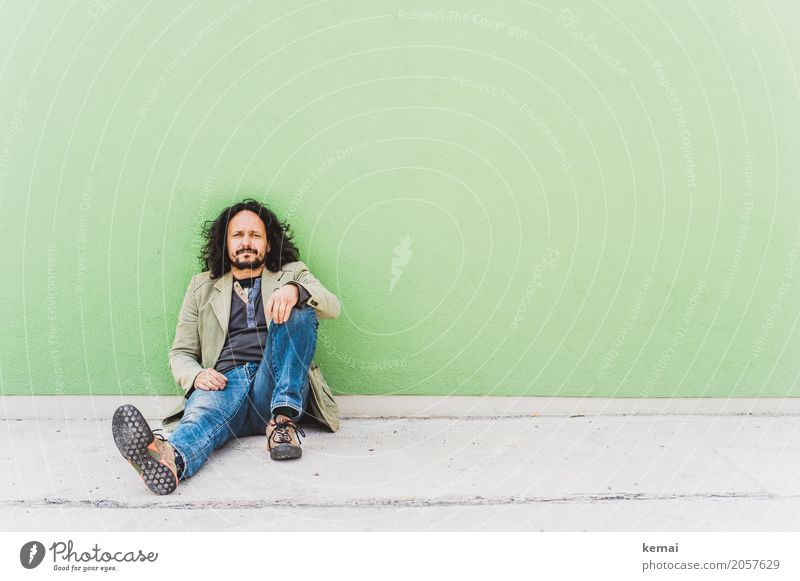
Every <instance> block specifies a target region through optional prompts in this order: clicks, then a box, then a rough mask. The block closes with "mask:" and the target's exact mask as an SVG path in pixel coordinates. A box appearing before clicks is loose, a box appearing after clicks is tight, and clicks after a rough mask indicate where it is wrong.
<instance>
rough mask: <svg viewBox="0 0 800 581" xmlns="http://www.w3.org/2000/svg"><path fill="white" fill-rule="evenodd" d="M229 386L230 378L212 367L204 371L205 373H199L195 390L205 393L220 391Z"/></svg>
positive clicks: (195, 380) (195, 382) (195, 379)
mask: <svg viewBox="0 0 800 581" xmlns="http://www.w3.org/2000/svg"><path fill="white" fill-rule="evenodd" d="M227 384H228V378H227V377H225V376H224V375H222V374H221V373H220V372H219V371H217V370H216V369H213V368H211V367H209V368H208V369H203V371H201V372H200V373H198V374H197V377H195V378H194V386H195V388H196V389H202V390H205V391H219V390H221V389H225V386H226V385H227Z"/></svg>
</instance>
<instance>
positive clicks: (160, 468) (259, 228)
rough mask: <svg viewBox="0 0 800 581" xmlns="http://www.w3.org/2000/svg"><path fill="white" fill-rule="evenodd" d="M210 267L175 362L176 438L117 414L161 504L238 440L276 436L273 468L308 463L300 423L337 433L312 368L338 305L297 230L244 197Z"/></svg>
mask: <svg viewBox="0 0 800 581" xmlns="http://www.w3.org/2000/svg"><path fill="white" fill-rule="evenodd" d="M204 234H205V236H206V239H207V241H206V244H205V247H204V248H203V250H202V253H201V262H202V264H203V265H204V267H205V269H206V271H205V272H202V273H200V274H197V275H195V276H194V277H192V280H191V282H190V283H189V287H188V289H187V291H186V296H185V298H184V300H183V306H182V307H181V312H180V315H179V317H178V325H177V329H176V332H175V341H174V342H173V344H172V349H171V351H170V354H169V364H170V368H171V370H172V375H173V376H174V377H175V380H176V381H177V382H178V384H180V385H181V386H182V387H183V388H184V390H185V391H186V395H185V398H184V399H183V400H182V401H181V405H180V406H178V408H177V409H176V410H175V411H174V412H173V413H172V414H170V416H168V417H167V418H165V421H164V425H165V426H166V427H169V426H171V425H175V423H176V422H178V420H179V423H177V428H176V429H175V431H174V432H173V433H172V434H171V435H170V437H169V440H166V439H165V438H164V437H163V436H161V435H160V434H157V435H154V434H153V432H152V430H151V429H150V427H149V426H148V424H147V422H146V421H145V419H144V417H143V416H142V414H141V412H139V410H137V409H136V408H135V407H134V406H132V405H129V404H126V405H123V406H120V407H119V408H118V409H117V411H116V412H115V413H114V418H113V421H112V432H113V436H114V441H115V443H116V444H117V447H118V448H119V450H120V452H121V453H122V455H123V457H124V458H126V459H127V460H128V461H129V462H130V463H131V464H132V465H133V467H134V468H136V470H137V472H139V474H140V476H141V477H142V479H143V480H144V482H145V484H146V485H147V486H148V488H149V489H150V490H151V491H153V492H155V493H157V494H170V493H171V492H173V491H174V490H175V489H176V487H177V485H178V482H179V481H180V480H183V479H186V478H189V477H191V476H193V475H194V474H195V473H196V472H197V471H198V470H199V469H200V468H201V467H202V465H203V464H204V463H205V462H206V460H207V459H208V457H209V456H210V454H211V452H212V451H213V450H215V449H217V448H219V447H221V446H223V445H224V444H225V443H226V442H228V441H229V440H230V439H232V438H238V437H242V436H249V435H254V434H266V438H267V450H268V451H269V452H270V457H271V458H272V459H273V460H288V459H293V458H300V456H301V455H302V449H301V447H300V445H301V441H300V437H299V435H298V433H299V434H302V435H303V436H305V433H304V432H303V430H302V429H301V428H300V427H299V426H298V425H297V421H298V420H299V419H300V417H301V416H303V415H304V414H307V415H309V416H312V417H315V418H316V419H317V420H319V421H320V422H321V423H322V424H323V425H325V426H327V427H328V428H329V429H330V430H331V431H336V430H337V429H338V426H339V417H338V408H337V407H336V403H335V402H334V400H333V396H332V395H331V393H330V389H329V388H328V386H327V384H326V383H325V381H324V379H323V378H322V374H321V373H320V371H319V367H318V366H317V365H316V364H315V363H314V361H313V355H314V350H315V348H316V341H317V328H318V326H319V322H318V318H320V319H333V318H336V317H337V316H339V311H340V309H341V305H340V303H339V299H338V298H336V296H335V295H333V294H332V293H331V292H329V291H328V290H327V289H326V288H325V287H324V286H323V285H322V283H320V282H319V281H318V280H317V279H316V278H315V277H314V276H313V275H312V274H311V273H310V272H309V271H308V269H307V268H306V265H305V264H303V263H302V262H300V261H299V260H298V258H299V254H298V250H297V248H296V247H295V245H294V244H293V243H292V240H291V234H290V233H289V231H288V226H287V225H284V224H282V223H281V222H280V221H279V220H278V218H277V217H276V216H275V214H273V213H272V212H271V211H270V210H269V209H267V208H266V207H265V206H263V205H262V204H260V203H259V202H257V201H255V200H252V199H246V200H244V201H242V202H241V203H238V204H235V205H233V206H231V207H229V208H226V209H225V210H223V211H222V213H221V214H220V215H219V217H217V219H216V220H215V221H214V222H212V223H210V225H207V226H206V228H205V230H204Z"/></svg>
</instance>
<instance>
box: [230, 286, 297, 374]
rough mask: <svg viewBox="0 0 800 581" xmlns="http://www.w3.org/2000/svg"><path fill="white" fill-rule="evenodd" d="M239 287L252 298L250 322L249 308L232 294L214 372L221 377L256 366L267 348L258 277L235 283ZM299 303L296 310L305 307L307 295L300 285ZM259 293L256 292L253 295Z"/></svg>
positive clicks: (264, 317) (265, 319)
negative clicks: (243, 367) (222, 343)
mask: <svg viewBox="0 0 800 581" xmlns="http://www.w3.org/2000/svg"><path fill="white" fill-rule="evenodd" d="M235 280H239V284H240V285H242V288H243V289H244V292H245V293H247V294H248V295H249V296H251V297H252V299H250V301H251V302H252V303H253V306H252V309H251V311H250V312H251V314H250V317H249V318H250V320H249V321H248V313H247V311H248V308H247V305H246V304H245V303H244V301H243V300H242V299H241V298H240V297H239V295H238V294H237V293H236V290H235V289H234V290H232V291H231V292H232V296H231V318H230V320H229V321H228V336H227V337H225V344H224V345H223V346H222V352H221V353H220V354H219V359H218V360H217V364H216V365H215V366H214V369H216V370H217V371H219V372H220V373H225V372H226V371H230V370H231V369H233V368H234V367H238V366H239V365H244V364H245V363H258V362H260V361H261V358H262V357H263V355H264V349H265V347H266V346H267V329H268V323H267V317H266V315H264V305H263V301H262V297H261V291H260V286H261V277H258V276H255V277H253V278H244V279H236V278H234V281H235ZM256 281H258V287H259V288H258V289H255V290H253V286H254V285H256ZM297 286H298V290H299V291H300V300H299V302H298V303H297V305H296V306H295V308H299V307H302V306H304V305H305V303H306V301H307V300H308V298H309V294H308V292H307V291H306V290H305V289H304V288H303V287H302V286H300V285H297ZM256 290H257V291H258V292H255V291H256Z"/></svg>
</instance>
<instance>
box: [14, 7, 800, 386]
mask: <svg viewBox="0 0 800 581" xmlns="http://www.w3.org/2000/svg"><path fill="white" fill-rule="evenodd" d="M798 21H800V7H798V5H797V4H796V3H795V2H793V1H790V0H783V1H779V2H755V1H754V2H750V1H745V0H737V1H722V0H717V1H705V2H688V1H684V0H678V1H677V2H654V1H652V0H650V1H644V2H626V1H623V0H611V1H603V2H600V3H598V2H581V3H578V2H574V1H568V2H563V3H552V2H546V1H542V2H528V1H525V0H514V1H508V2H499V3H487V2H477V1H473V2H460V3H444V2H421V1H418V2H417V1H415V2H411V1H408V2H399V3H393V2H385V1H380V2H375V1H373V2H341V1H337V2H334V1H318V2H297V3H296V2H257V1H250V2H246V1H241V2H236V3H230V2H196V3H193V4H188V3H186V4H184V3H177V2H169V3H164V2H146V3H145V2H116V1H115V0H96V1H94V2H85V1H76V2H54V1H49V2H48V1H45V2H23V1H11V2H5V3H3V4H2V7H0V95H2V100H1V101H0V221H1V222H0V232H2V244H3V261H2V280H3V283H2V285H0V301H1V304H2V324H1V325H0V385H2V392H3V393H6V394H27V393H36V394H54V393H58V394H61V393H66V394H88V393H92V394H111V393H126V394H153V393H159V394H167V393H177V392H178V391H179V390H178V388H177V387H175V386H174V384H173V383H172V379H171V376H170V374H169V371H168V368H167V351H168V349H169V346H170V343H171V341H172V337H173V333H174V327H175V322H176V319H177V313H178V309H179V306H180V301H181V298H182V296H183V293H184V290H185V288H186V284H187V282H188V279H189V277H190V275H191V274H192V273H193V272H195V271H196V269H197V261H196V259H195V256H196V254H197V250H198V247H199V239H198V237H197V236H198V233H199V226H200V224H201V223H202V222H203V221H204V220H206V219H208V218H210V217H213V216H214V215H215V214H216V212H218V211H219V209H221V208H222V207H224V206H225V205H227V204H229V203H231V202H233V201H236V200H238V199H240V198H241V197H243V196H244V195H246V194H251V195H254V196H256V197H258V198H261V199H263V200H265V201H266V202H267V203H268V204H269V205H271V207H272V208H273V209H274V210H276V212H277V213H278V214H279V215H280V216H281V217H282V218H286V219H288V220H289V221H290V222H291V224H292V225H293V226H294V230H295V232H296V239H297V241H298V243H299V247H300V249H301V253H302V258H303V260H304V261H305V262H306V263H307V264H309V266H310V267H311V269H312V271H313V272H314V273H315V274H316V275H317V276H318V277H319V278H321V279H322V281H323V282H324V283H325V284H326V285H327V286H328V288H329V289H330V290H332V291H333V292H335V293H336V294H337V295H338V296H339V297H340V298H341V300H342V303H343V311H342V315H341V317H340V318H339V319H338V320H336V321H328V322H325V323H324V324H323V325H322V326H321V336H320V341H319V345H318V350H317V357H318V360H319V361H320V364H321V365H322V366H323V369H324V370H325V373H326V376H327V377H328V378H329V380H330V383H331V384H332V386H333V387H334V389H335V390H337V391H339V392H347V393H372V394H378V393H392V394H461V395H466V394H497V395H561V396H582V395H589V396H654V397H664V396H722V397H725V396H758V395H762V396H783V395H798V394H800V380H799V379H798V371H799V370H800V332H798V328H797V324H798V317H799V316H800V310H799V309H798V308H797V306H798V299H800V281H799V280H798V278H799V277H800V264H797V259H798V255H800V195H798V194H799V192H798V183H800V179H799V178H800V175H798V174H800V163H798V153H799V150H800V148H799V147H798V143H799V141H798V134H800V131H799V130H800V113H798V111H800V108H799V107H798V105H800V100H799V98H800V81H799V80H798V69H800V63H798V56H799V55H800V40H799V38H800V36H798V34H797V22H798Z"/></svg>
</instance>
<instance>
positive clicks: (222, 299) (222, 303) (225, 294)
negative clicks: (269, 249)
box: [211, 268, 288, 335]
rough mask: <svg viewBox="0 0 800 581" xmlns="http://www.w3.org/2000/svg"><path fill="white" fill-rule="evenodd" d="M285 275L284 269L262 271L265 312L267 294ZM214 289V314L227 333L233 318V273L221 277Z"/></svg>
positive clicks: (212, 300)
mask: <svg viewBox="0 0 800 581" xmlns="http://www.w3.org/2000/svg"><path fill="white" fill-rule="evenodd" d="M283 275H284V272H283V271H282V270H279V271H278V272H272V271H270V270H268V269H266V268H265V269H264V270H263V271H262V272H261V298H262V301H261V303H262V305H263V306H264V309H265V312H266V307H267V301H266V295H269V294H271V293H272V291H273V290H274V289H275V287H276V286H278V281H279V280H280V279H281V278H282V277H283ZM287 280H288V279H287ZM214 289H215V291H216V294H214V296H212V297H211V308H212V309H213V310H214V314H215V315H216V316H217V320H218V321H219V324H220V326H221V327H222V330H223V331H224V332H225V334H226V335H227V334H228V322H229V321H230V319H231V293H232V292H233V273H231V271H230V270H229V271H228V272H226V273H225V274H223V275H222V276H221V277H219V278H218V279H217V281H216V282H215V283H214Z"/></svg>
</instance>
